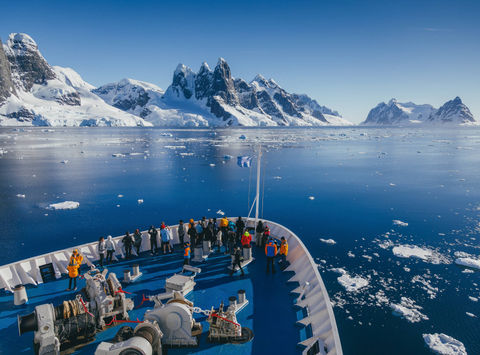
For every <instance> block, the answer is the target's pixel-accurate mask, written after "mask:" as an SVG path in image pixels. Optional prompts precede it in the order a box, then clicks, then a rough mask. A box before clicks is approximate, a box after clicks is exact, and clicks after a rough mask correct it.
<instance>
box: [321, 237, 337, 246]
mask: <svg viewBox="0 0 480 355" xmlns="http://www.w3.org/2000/svg"><path fill="white" fill-rule="evenodd" d="M319 240H320V241H321V242H322V243H325V244H330V245H334V244H337V242H336V241H334V240H333V239H323V238H320V239H319Z"/></svg>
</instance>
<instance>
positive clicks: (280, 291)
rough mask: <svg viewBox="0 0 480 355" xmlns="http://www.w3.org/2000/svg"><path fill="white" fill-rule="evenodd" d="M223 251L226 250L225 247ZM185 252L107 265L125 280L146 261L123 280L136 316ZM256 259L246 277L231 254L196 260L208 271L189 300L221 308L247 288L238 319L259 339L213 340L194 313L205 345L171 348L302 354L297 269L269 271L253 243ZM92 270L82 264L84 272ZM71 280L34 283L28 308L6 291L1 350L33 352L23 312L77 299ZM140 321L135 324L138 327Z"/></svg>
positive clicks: (305, 332) (89, 349)
mask: <svg viewBox="0 0 480 355" xmlns="http://www.w3.org/2000/svg"><path fill="white" fill-rule="evenodd" d="M222 250H223V249H222ZM182 253H183V250H180V249H179V247H178V246H177V249H176V251H175V252H174V253H173V254H167V255H161V254H160V255H156V256H151V255H150V253H149V252H144V253H141V254H140V256H138V257H136V256H133V257H132V259H130V260H125V259H120V260H119V261H117V262H114V263H112V264H111V265H108V266H106V267H107V268H108V270H109V272H114V273H115V274H116V275H117V277H118V279H119V280H122V279H123V270H124V269H128V268H129V269H131V268H132V265H133V264H136V263H138V264H139V265H140V271H141V272H142V273H143V275H142V276H141V277H140V278H139V279H137V280H135V281H134V282H133V283H130V284H123V289H124V290H125V291H127V292H131V293H132V294H131V295H128V296H129V297H131V298H133V299H134V302H135V308H134V310H132V311H130V312H129V314H130V318H131V319H132V320H136V319H137V317H138V319H139V320H142V319H143V315H144V313H145V310H146V309H148V308H152V307H153V302H145V303H143V305H141V306H140V307H139V308H137V307H138V305H140V303H141V301H142V295H146V296H147V295H155V294H158V293H161V292H164V286H165V279H166V278H168V277H169V276H171V275H173V274H174V273H179V272H180V271H181V269H182V265H183V254H182ZM253 256H254V258H255V260H254V261H253V262H251V263H250V264H249V265H248V266H246V267H245V276H241V274H240V272H237V273H236V274H234V275H233V276H230V275H229V270H228V269H227V267H228V266H229V265H230V255H224V254H223V253H218V252H214V253H212V254H210V256H209V258H208V259H207V260H206V261H205V262H203V263H194V262H192V263H191V264H192V265H193V266H198V267H200V268H201V269H202V272H201V273H200V274H198V275H197V276H196V278H195V282H196V286H195V289H194V291H193V292H191V293H190V294H188V295H187V299H189V300H190V301H192V302H194V305H195V306H198V307H200V308H202V309H210V308H211V307H212V306H214V307H218V306H219V304H220V302H221V301H222V300H223V301H224V303H225V304H226V305H228V298H229V297H230V296H236V295H237V291H238V290H240V289H243V290H245V291H246V297H247V299H248V300H249V304H248V305H247V306H246V307H245V308H244V309H243V310H241V311H240V312H239V313H238V314H237V319H238V322H239V323H240V324H241V325H242V326H246V327H249V328H250V329H252V330H253V333H254V338H253V340H252V341H250V342H247V343H244V344H212V343H209V342H208V341H207V334H208V323H207V322H206V321H205V320H206V316H204V315H202V314H194V318H195V319H196V320H197V321H200V322H201V324H202V326H203V332H202V335H201V339H200V344H199V346H198V347H195V348H172V349H168V353H171V354H187V353H209V354H212V353H218V354H219V353H223V354H227V353H228V354H229V353H236V354H264V353H278V354H295V353H301V351H302V350H303V348H302V347H300V346H298V345H297V344H298V343H299V342H300V341H302V340H305V339H307V338H308V337H310V336H311V334H309V332H310V333H311V331H310V330H309V326H307V327H303V326H301V325H299V324H298V323H296V321H297V320H299V319H302V318H303V317H304V316H305V314H303V310H302V309H299V308H297V307H295V306H294V302H295V298H296V297H298V294H293V293H291V292H290V291H292V290H293V289H294V288H296V287H298V283H297V282H287V281H288V279H289V278H290V277H291V276H292V275H294V273H293V272H290V271H284V272H280V271H279V269H278V268H277V273H275V274H271V273H269V274H267V273H266V272H265V266H266V260H265V256H264V253H263V251H262V250H261V249H259V248H256V247H255V246H253ZM87 270H88V267H87V266H86V265H83V266H82V270H81V271H82V272H85V271H87ZM67 286H68V278H67V277H65V276H63V277H62V278H60V279H57V280H54V281H51V282H47V283H43V284H39V285H38V286H34V285H28V286H27V293H28V298H29V302H28V304H26V305H23V306H14V303H13V294H12V293H10V292H6V291H0V339H1V345H2V346H1V347H0V353H5V354H19V353H27V354H28V353H30V354H31V353H33V332H30V333H26V334H23V335H22V336H19V335H18V329H17V314H28V313H31V312H32V311H33V310H34V308H35V307H36V306H38V305H40V304H44V303H52V304H53V305H54V306H56V305H59V304H60V303H61V302H63V301H64V300H68V299H73V298H74V296H75V294H76V293H77V292H78V291H77V292H74V291H66V288H67ZM77 286H78V288H79V290H80V288H82V287H84V286H85V281H84V280H81V279H79V280H78V285H77ZM122 325H125V324H119V325H117V326H115V327H111V328H108V329H107V330H105V331H103V332H101V333H98V334H97V336H96V339H95V341H94V342H92V343H89V344H87V345H85V346H84V347H82V348H80V349H78V350H76V351H75V353H76V354H93V353H94V352H95V349H96V347H97V345H98V344H99V343H100V342H101V341H109V340H111V339H112V338H113V337H114V335H115V334H116V332H117V331H118V330H119V329H120V327H121V326H122ZM135 325H136V324H131V326H132V327H135Z"/></svg>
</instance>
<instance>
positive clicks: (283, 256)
mask: <svg viewBox="0 0 480 355" xmlns="http://www.w3.org/2000/svg"><path fill="white" fill-rule="evenodd" d="M287 255H288V243H287V240H286V239H285V237H282V238H280V260H279V262H280V263H281V264H282V265H281V266H280V268H281V269H282V270H283V269H285V268H286V267H287Z"/></svg>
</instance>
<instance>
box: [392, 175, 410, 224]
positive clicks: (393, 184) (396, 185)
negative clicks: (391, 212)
mask: <svg viewBox="0 0 480 355" xmlns="http://www.w3.org/2000/svg"><path fill="white" fill-rule="evenodd" d="M389 185H390V186H397V185H396V184H394V183H393V182H391V183H390V184H389ZM407 226H408V223H407Z"/></svg>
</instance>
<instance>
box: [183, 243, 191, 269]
mask: <svg viewBox="0 0 480 355" xmlns="http://www.w3.org/2000/svg"><path fill="white" fill-rule="evenodd" d="M191 254H192V253H191V251H190V243H189V242H186V243H185V244H184V245H183V265H190V257H191Z"/></svg>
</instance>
